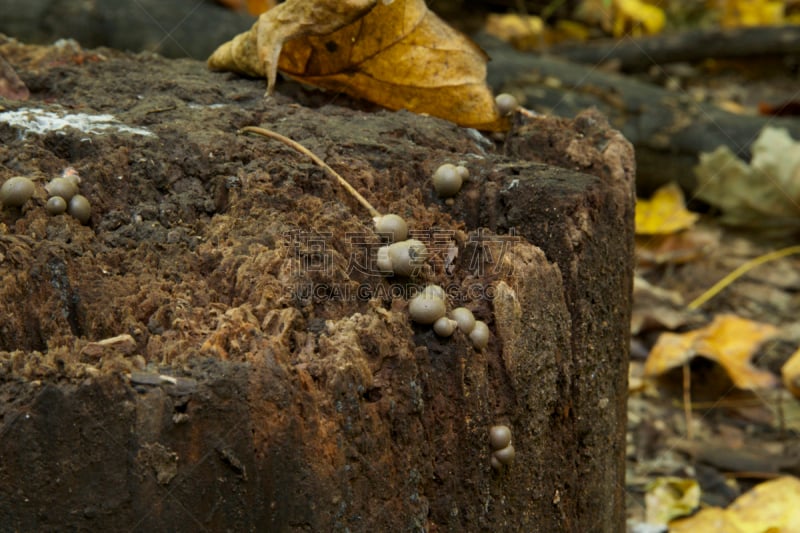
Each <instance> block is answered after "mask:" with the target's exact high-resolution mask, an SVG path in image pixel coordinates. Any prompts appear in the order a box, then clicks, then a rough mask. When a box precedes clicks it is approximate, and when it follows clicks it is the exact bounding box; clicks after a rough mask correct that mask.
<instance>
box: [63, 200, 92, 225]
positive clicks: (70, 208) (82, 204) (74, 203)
mask: <svg viewBox="0 0 800 533" xmlns="http://www.w3.org/2000/svg"><path fill="white" fill-rule="evenodd" d="M67 212H68V213H69V214H70V215H72V216H73V217H75V218H77V219H78V221H79V222H80V223H81V224H86V223H87V222H89V217H90V216H91V214H92V206H91V204H89V200H88V199H87V198H86V197H85V196H83V195H82V194H76V195H75V196H73V197H72V199H71V200H70V201H69V204H68V205H67Z"/></svg>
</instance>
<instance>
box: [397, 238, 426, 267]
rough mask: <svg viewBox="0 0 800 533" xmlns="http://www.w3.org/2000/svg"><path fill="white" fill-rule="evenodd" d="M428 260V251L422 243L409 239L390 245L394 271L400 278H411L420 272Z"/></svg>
mask: <svg viewBox="0 0 800 533" xmlns="http://www.w3.org/2000/svg"><path fill="white" fill-rule="evenodd" d="M427 258H428V249H427V248H426V247H425V244H424V243H423V242H422V241H418V240H416V239H408V240H405V241H400V242H395V243H392V244H390V245H389V259H390V260H391V262H392V270H393V271H394V273H395V274H398V275H400V276H410V275H411V274H413V273H415V272H416V271H418V270H419V269H420V268H421V267H422V265H423V264H424V263H425V260H426V259H427Z"/></svg>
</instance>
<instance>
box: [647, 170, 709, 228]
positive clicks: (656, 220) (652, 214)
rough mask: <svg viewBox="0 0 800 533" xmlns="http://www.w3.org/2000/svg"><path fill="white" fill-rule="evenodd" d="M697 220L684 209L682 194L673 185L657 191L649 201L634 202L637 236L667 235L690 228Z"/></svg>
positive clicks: (696, 216) (695, 216)
mask: <svg viewBox="0 0 800 533" xmlns="http://www.w3.org/2000/svg"><path fill="white" fill-rule="evenodd" d="M697 218H698V215H697V214H695V213H692V212H691V211H688V210H687V209H686V203H685V202H684V199H683V192H682V191H681V189H680V187H678V185H676V184H675V183H670V184H668V185H665V186H663V187H661V188H660V189H658V190H657V191H656V192H655V193H653V196H652V197H651V198H650V200H642V199H639V200H637V201H636V234H637V235H669V234H671V233H676V232H678V231H682V230H685V229H688V228H690V227H692V226H693V225H694V223H695V222H696V221H697Z"/></svg>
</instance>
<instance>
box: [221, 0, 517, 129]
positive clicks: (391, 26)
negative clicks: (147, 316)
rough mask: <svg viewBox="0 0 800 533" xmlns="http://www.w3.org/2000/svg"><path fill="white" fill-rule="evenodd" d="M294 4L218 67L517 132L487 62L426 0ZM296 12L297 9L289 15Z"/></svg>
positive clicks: (296, 0) (239, 39)
mask: <svg viewBox="0 0 800 533" xmlns="http://www.w3.org/2000/svg"><path fill="white" fill-rule="evenodd" d="M376 2H377V0H371V1H367V0H359V1H356V0H347V1H344V2H341V1H340V2H336V1H335V0H288V1H287V2H285V3H283V4H279V5H278V6H277V7H275V8H274V9H271V10H270V11H267V12H266V13H264V14H263V15H261V17H260V18H259V20H258V21H257V22H256V24H255V25H254V26H253V28H252V29H251V30H250V31H249V32H246V33H243V34H240V35H238V36H236V37H235V38H234V39H233V40H232V41H230V42H228V43H225V44H224V45H222V46H221V47H220V48H219V49H218V50H217V51H216V52H214V54H213V55H212V56H211V57H210V58H209V67H210V68H212V69H216V70H232V71H235V72H240V73H243V74H247V75H250V76H265V77H266V78H267V85H268V92H269V91H270V90H271V88H272V87H273V85H274V79H275V69H276V68H279V69H280V70H281V72H283V73H284V74H286V75H288V76H290V77H292V78H295V79H297V80H299V81H302V82H303V83H307V84H311V85H315V86H317V87H322V88H325V89H329V90H334V91H341V92H345V93H347V94H350V95H351V96H355V97H357V98H364V99H366V100H370V101H372V102H374V103H377V104H379V105H382V106H384V107H387V108H389V109H394V110H398V109H407V110H409V111H413V112H416V113H426V114H429V115H433V116H436V117H440V118H444V119H447V120H450V121H452V122H455V123H456V124H459V125H462V126H469V127H474V128H478V129H484V130H493V131H502V130H505V129H508V121H507V119H504V118H501V117H500V115H499V113H498V112H497V108H496V106H495V103H494V96H493V94H492V92H491V90H490V89H489V87H488V86H487V85H486V62H487V59H488V58H487V57H486V54H485V53H484V52H483V51H482V50H481V49H480V48H478V46H477V45H475V44H474V43H473V42H472V41H471V40H469V39H468V38H467V37H466V36H464V35H463V34H461V33H459V32H458V31H456V30H454V29H453V28H451V27H450V26H448V25H447V24H446V23H445V22H443V21H442V20H441V19H439V18H438V17H437V16H436V15H435V14H434V13H432V12H431V11H429V10H428V8H427V6H426V5H425V1H424V0H394V1H393V2H380V3H377V4H376ZM287 6H289V7H287Z"/></svg>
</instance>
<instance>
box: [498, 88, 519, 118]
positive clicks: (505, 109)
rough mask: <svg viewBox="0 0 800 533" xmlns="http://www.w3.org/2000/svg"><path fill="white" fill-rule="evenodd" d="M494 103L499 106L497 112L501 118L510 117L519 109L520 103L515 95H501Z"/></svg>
mask: <svg viewBox="0 0 800 533" xmlns="http://www.w3.org/2000/svg"><path fill="white" fill-rule="evenodd" d="M494 103H495V105H496V106H497V112H498V113H499V114H500V116H501V117H505V116H508V115H510V114H511V113H513V112H514V111H516V110H517V108H518V107H519V102H518V101H517V99H516V98H515V97H514V95H512V94H508V93H500V94H498V95H497V96H495V97H494Z"/></svg>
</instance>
